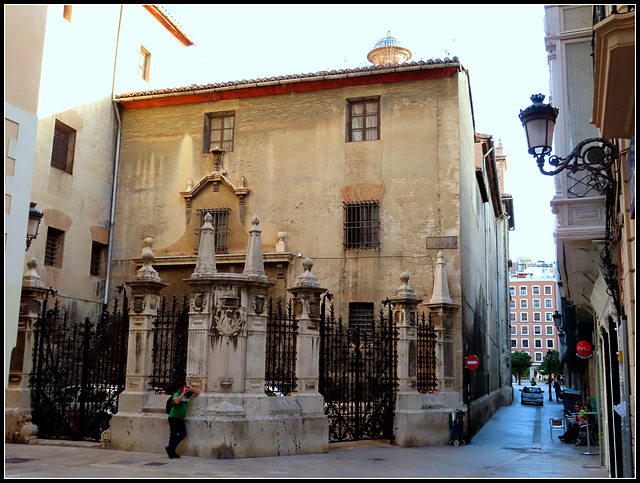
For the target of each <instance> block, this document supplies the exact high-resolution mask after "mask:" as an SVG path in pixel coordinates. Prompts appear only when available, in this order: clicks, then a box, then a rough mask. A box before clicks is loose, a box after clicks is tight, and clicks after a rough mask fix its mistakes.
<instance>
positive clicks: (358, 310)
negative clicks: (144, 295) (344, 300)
mask: <svg viewBox="0 0 640 483" xmlns="http://www.w3.org/2000/svg"><path fill="white" fill-rule="evenodd" d="M373 321H374V306H373V302H349V328H350V329H355V328H356V327H358V328H360V330H372V329H373Z"/></svg>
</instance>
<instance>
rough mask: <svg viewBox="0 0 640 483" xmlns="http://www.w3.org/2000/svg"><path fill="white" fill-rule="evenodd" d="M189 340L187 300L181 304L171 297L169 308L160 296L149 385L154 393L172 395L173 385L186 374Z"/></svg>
mask: <svg viewBox="0 0 640 483" xmlns="http://www.w3.org/2000/svg"><path fill="white" fill-rule="evenodd" d="M188 337H189V299H188V297H187V296H186V295H185V296H184V297H183V299H182V305H180V304H179V302H178V298H177V297H175V296H174V297H173V299H172V301H171V305H168V304H167V298H166V297H162V303H161V304H160V308H159V309H158V315H157V317H156V319H155V320H154V322H153V351H152V358H153V374H151V381H150V382H151V386H152V387H153V388H154V389H155V391H156V393H161V392H173V391H175V390H176V389H177V388H174V387H173V386H174V383H175V382H176V381H178V380H181V379H185V377H186V375H187V341H188Z"/></svg>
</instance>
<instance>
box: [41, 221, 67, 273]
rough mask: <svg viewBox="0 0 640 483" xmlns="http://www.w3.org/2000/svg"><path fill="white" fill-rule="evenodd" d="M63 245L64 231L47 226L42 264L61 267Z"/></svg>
mask: <svg viewBox="0 0 640 483" xmlns="http://www.w3.org/2000/svg"><path fill="white" fill-rule="evenodd" d="M63 245H64V231H62V230H58V229H56V228H52V227H49V228H48V229H47V243H46V246H45V252H44V264H45V265H47V266H49V267H56V268H61V267H62V248H63Z"/></svg>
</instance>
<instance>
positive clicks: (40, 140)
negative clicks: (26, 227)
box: [21, 5, 192, 318]
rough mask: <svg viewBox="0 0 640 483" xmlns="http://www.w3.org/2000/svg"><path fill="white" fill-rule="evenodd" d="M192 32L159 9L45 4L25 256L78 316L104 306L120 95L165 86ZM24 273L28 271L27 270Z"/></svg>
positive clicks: (93, 311) (133, 6) (154, 7)
mask: <svg viewBox="0 0 640 483" xmlns="http://www.w3.org/2000/svg"><path fill="white" fill-rule="evenodd" d="M190 44H192V41H191V40H190V39H189V37H188V36H187V35H186V34H185V33H184V32H182V30H181V29H180V27H179V26H178V25H177V24H176V23H175V22H174V21H173V20H172V19H171V18H170V17H169V16H168V14H166V13H165V12H164V10H163V9H162V8H161V7H158V6H151V5H147V6H142V5H52V6H49V7H48V9H47V19H46V35H45V42H44V50H43V55H42V64H41V70H42V74H41V82H40V96H39V103H38V112H37V115H38V126H37V136H36V143H35V154H34V163H33V181H32V186H31V190H30V191H31V201H34V202H37V209H38V210H39V211H41V212H42V213H43V214H44V217H43V219H42V223H41V226H40V234H39V236H38V237H37V238H36V239H35V240H34V241H33V243H32V244H31V247H30V249H29V250H28V251H27V253H26V255H23V257H21V258H22V259H23V260H25V257H26V260H28V259H30V258H35V259H36V260H37V261H38V264H39V266H38V269H37V270H38V273H39V274H40V276H41V277H42V280H43V282H44V284H45V286H46V287H49V286H52V287H54V288H55V290H57V291H58V294H57V297H58V298H59V299H60V300H63V301H64V303H63V308H65V309H66V310H68V311H69V312H70V315H71V316H72V317H74V318H76V317H77V318H82V317H86V316H92V317H96V316H97V315H99V314H100V313H101V311H102V308H103V304H104V303H105V301H106V299H105V293H106V292H107V285H108V267H109V263H108V258H109V246H110V245H109V240H110V236H111V233H110V232H111V228H112V222H113V203H112V200H113V197H114V195H115V187H114V183H113V179H114V175H115V171H116V170H117V165H118V162H117V155H118V149H119V146H118V142H119V129H120V125H119V117H118V115H119V113H118V112H117V110H116V109H114V105H113V102H112V98H113V95H114V92H121V91H122V90H128V89H149V88H153V87H155V86H162V85H166V84H165V83H166V82H167V79H168V78H169V77H168V74H169V73H170V72H171V70H172V69H173V68H175V65H174V61H175V60H176V59H177V58H178V56H179V54H180V52H181V51H182V49H184V48H185V46H186V45H190ZM23 271H24V268H23Z"/></svg>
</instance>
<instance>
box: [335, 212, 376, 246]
mask: <svg viewBox="0 0 640 483" xmlns="http://www.w3.org/2000/svg"><path fill="white" fill-rule="evenodd" d="M379 232H380V206H379V204H378V202H377V201H363V202H355V203H351V202H350V203H344V248H345V249H346V250H376V249H378V248H379V247H380V238H379V235H380V233H379Z"/></svg>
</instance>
